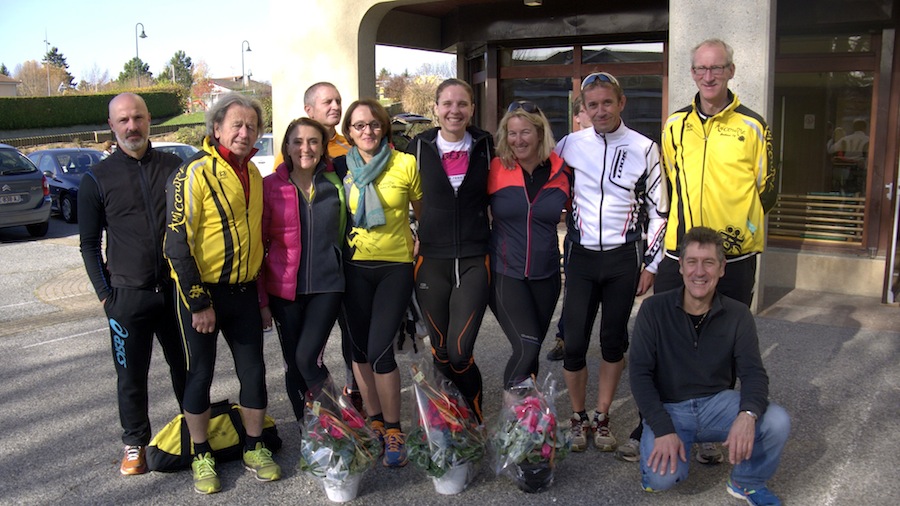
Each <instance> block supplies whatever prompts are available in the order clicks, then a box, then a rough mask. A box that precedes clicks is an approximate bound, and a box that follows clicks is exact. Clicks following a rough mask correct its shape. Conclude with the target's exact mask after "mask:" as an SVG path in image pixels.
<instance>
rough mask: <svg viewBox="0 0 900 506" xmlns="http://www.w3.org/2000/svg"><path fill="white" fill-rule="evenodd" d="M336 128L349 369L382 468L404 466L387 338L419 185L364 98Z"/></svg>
mask: <svg viewBox="0 0 900 506" xmlns="http://www.w3.org/2000/svg"><path fill="white" fill-rule="evenodd" d="M341 126H342V130H343V133H344V136H345V137H346V138H347V139H348V141H349V142H350V144H351V146H352V147H351V148H350V151H349V152H348V153H347V155H346V156H342V157H338V158H336V159H335V160H334V165H335V171H336V172H337V173H338V174H341V175H343V174H346V175H344V176H343V179H344V187H345V188H346V194H347V203H348V206H349V207H350V212H351V214H352V215H353V226H352V228H351V230H350V235H349V236H348V239H347V251H346V253H345V255H344V272H345V275H346V279H347V285H346V291H345V292H344V310H345V311H346V315H347V323H348V325H349V327H350V335H351V340H352V342H353V371H354V374H355V375H356V378H357V380H358V381H359V386H360V390H361V392H362V396H363V402H364V403H365V407H366V411H367V412H368V413H369V423H370V425H371V426H372V429H373V430H374V431H375V432H376V433H378V434H379V436H381V437H382V438H383V439H384V462H383V463H384V465H385V466H387V467H402V466H404V465H406V462H407V458H406V444H405V443H406V436H405V435H404V434H403V431H402V429H401V427H400V372H399V370H398V369H397V363H396V362H395V361H394V337H395V336H396V334H397V328H398V327H399V326H400V320H401V318H402V317H403V315H404V314H405V312H406V308H407V305H408V304H409V299H410V297H411V296H412V290H413V264H412V260H413V238H412V233H411V231H410V229H409V206H410V204H412V206H413V211H414V212H415V213H416V216H418V212H419V202H420V201H421V199H422V189H421V186H420V183H419V173H418V171H417V170H416V160H415V158H414V157H413V156H412V155H408V154H406V153H400V152H398V151H394V150H393V149H392V148H391V146H390V145H389V144H388V139H390V138H391V121H390V117H389V116H388V113H387V111H385V109H384V107H382V106H381V104H379V103H378V102H377V101H375V100H372V99H362V100H357V101H356V102H353V103H352V104H350V107H348V108H347V111H346V113H345V115H344V121H343V124H342V125H341Z"/></svg>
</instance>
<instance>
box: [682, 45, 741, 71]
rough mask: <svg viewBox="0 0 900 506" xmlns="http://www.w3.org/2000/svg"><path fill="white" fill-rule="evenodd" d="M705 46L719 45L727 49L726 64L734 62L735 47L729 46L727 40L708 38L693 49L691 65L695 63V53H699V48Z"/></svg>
mask: <svg viewBox="0 0 900 506" xmlns="http://www.w3.org/2000/svg"><path fill="white" fill-rule="evenodd" d="M703 46H719V47H721V48H722V49H724V50H725V65H732V64H734V48H733V47H731V46H729V45H728V43H727V42H725V41H724V40H722V39H706V40H704V41H703V42H701V43H699V44H697V45H696V46H694V49H691V65H692V66H693V65H694V55H695V54H696V53H697V50H698V49H700V48H701V47H703Z"/></svg>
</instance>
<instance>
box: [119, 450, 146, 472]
mask: <svg viewBox="0 0 900 506" xmlns="http://www.w3.org/2000/svg"><path fill="white" fill-rule="evenodd" d="M119 472H120V473H122V474H123V475H125V476H131V475H134V474H144V473H146V472H147V457H146V456H145V454H144V447H143V446H131V445H126V446H125V455H124V456H123V457H122V465H120V466H119Z"/></svg>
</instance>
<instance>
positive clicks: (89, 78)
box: [78, 63, 110, 92]
mask: <svg viewBox="0 0 900 506" xmlns="http://www.w3.org/2000/svg"><path fill="white" fill-rule="evenodd" d="M109 81H110V79H109V71H108V70H105V69H104V70H100V66H99V65H97V64H96V63H94V66H93V67H91V69H90V70H88V72H87V75H86V76H84V79H83V80H82V81H81V82H82V83H84V84H79V85H78V89H80V90H82V91H86V90H87V89H91V90H92V91H94V92H98V91H100V90H102V89H104V88H106V86H107V85H108V84H109Z"/></svg>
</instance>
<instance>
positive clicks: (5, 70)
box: [0, 63, 9, 77]
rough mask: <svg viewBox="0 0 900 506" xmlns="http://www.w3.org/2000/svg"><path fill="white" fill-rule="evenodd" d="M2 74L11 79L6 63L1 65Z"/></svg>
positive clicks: (0, 72) (0, 71)
mask: <svg viewBox="0 0 900 506" xmlns="http://www.w3.org/2000/svg"><path fill="white" fill-rule="evenodd" d="M0 74H3V75H5V76H6V77H9V69H8V68H6V64H5V63H0Z"/></svg>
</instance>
